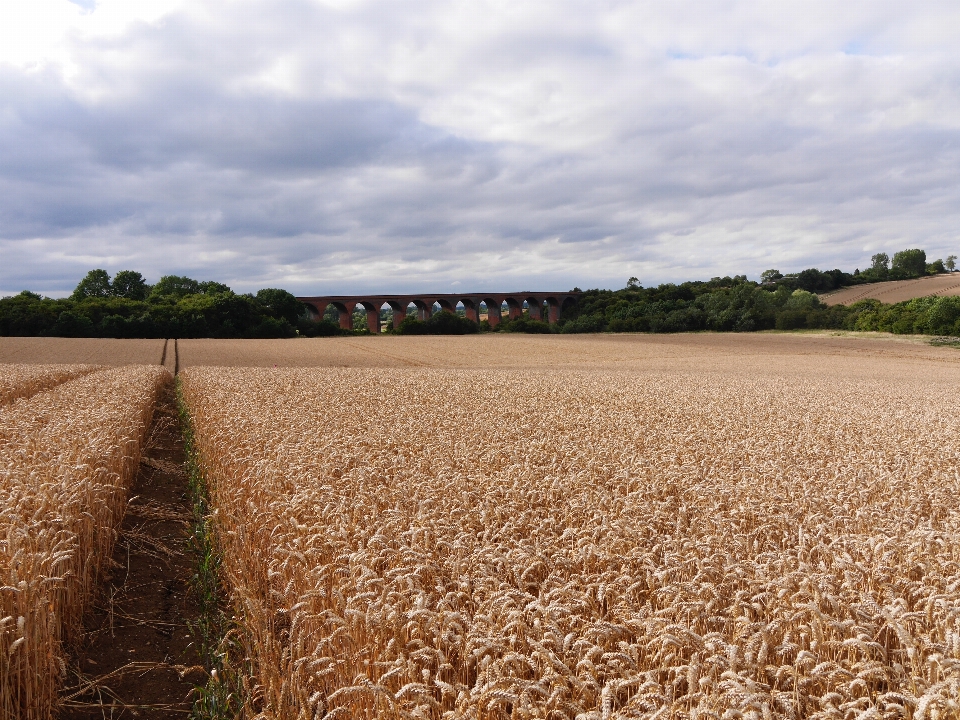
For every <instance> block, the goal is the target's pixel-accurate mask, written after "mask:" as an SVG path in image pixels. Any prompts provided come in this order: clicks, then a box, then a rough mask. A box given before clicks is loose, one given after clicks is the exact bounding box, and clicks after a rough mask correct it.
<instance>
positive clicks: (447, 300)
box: [297, 292, 580, 333]
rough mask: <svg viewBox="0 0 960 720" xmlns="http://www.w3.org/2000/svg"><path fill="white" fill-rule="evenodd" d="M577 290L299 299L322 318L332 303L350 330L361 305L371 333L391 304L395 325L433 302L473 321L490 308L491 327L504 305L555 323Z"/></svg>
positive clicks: (425, 314)
mask: <svg viewBox="0 0 960 720" xmlns="http://www.w3.org/2000/svg"><path fill="white" fill-rule="evenodd" d="M579 296H580V293H577V292H519V293H441V294H432V295H325V296H317V297H300V298H297V300H299V301H300V302H302V303H305V304H306V305H308V306H309V307H311V308H313V310H314V311H315V312H316V313H317V316H318V317H323V314H324V312H326V310H327V308H328V307H330V306H331V305H332V306H333V307H335V308H336V309H337V314H338V315H339V316H340V327H342V328H345V329H347V330H349V329H350V328H351V327H352V323H353V313H354V311H355V310H356V309H357V308H362V309H363V311H364V312H365V313H366V316H367V327H368V328H369V330H370V332H372V333H378V332H380V310H381V309H382V308H383V306H384V305H388V306H389V307H390V309H391V310H393V326H394V327H397V326H398V325H399V324H400V323H401V322H403V319H404V318H406V317H407V311H408V308H409V307H410V306H411V305H413V306H415V307H416V313H417V317H418V318H419V319H420V320H427V319H429V318H430V316H431V315H433V307H434V305H439V306H440V310H441V311H443V312H450V313H453V312H456V311H457V306H458V305H463V309H464V313H465V314H466V316H467V317H468V318H470V319H471V320H473V321H474V322H480V305H481V304H483V305H484V306H485V307H486V308H487V321H488V322H489V323H490V325H491V326H492V327H496V326H497V325H499V324H500V321H501V319H502V314H503V313H502V308H503V306H504V305H506V306H507V314H508V318H509V319H510V320H513V319H514V318H517V317H520V315H521V314H522V313H523V306H524V304H526V306H527V312H528V313H529V314H530V317H531V318H532V319H534V320H546V321H547V322H550V323H555V322H557V321H558V320H559V319H560V314H561V313H562V312H563V311H564V310H566V309H567V308H569V307H570V305H572V304H573V303H575V302H576V300H577V298H578V297H579Z"/></svg>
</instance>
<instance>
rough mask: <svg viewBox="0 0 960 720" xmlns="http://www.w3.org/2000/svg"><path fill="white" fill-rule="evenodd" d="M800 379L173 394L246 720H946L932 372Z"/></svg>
mask: <svg viewBox="0 0 960 720" xmlns="http://www.w3.org/2000/svg"><path fill="white" fill-rule="evenodd" d="M815 360H816V365H817V369H818V375H814V373H813V372H812V371H811V370H810V368H809V367H808V365H807V364H806V361H805V360H798V359H797V358H792V359H787V358H779V359H776V362H777V363H779V373H778V374H774V373H772V372H768V373H766V374H757V373H754V372H750V371H746V370H744V369H743V368H744V367H746V368H750V367H752V364H751V363H750V362H746V363H745V364H744V363H742V364H741V370H740V371H738V370H737V369H735V368H733V367H731V366H727V367H726V370H724V371H723V372H720V371H714V372H711V373H706V374H704V373H677V372H673V373H669V372H650V373H642V372H636V371H616V372H614V371H608V370H600V371H591V372H585V371H574V370H564V369H558V368H553V369H550V370H544V371H535V370H526V371H522V372H516V371H483V372H477V371H462V370H448V371H439V370H423V369H421V370H414V371H401V370H393V371H391V372H390V373H389V374H387V373H382V372H377V371H373V370H362V369H357V370H339V371H336V370H309V371H307V370H282V369H278V370H273V369H271V370H249V369H248V370H237V369H214V368H191V369H188V370H187V371H186V372H185V373H183V374H182V376H181V377H182V378H183V382H184V393H185V399H186V400H187V402H188V404H189V406H190V408H191V412H192V415H193V421H194V425H195V430H196V441H197V445H198V448H199V450H200V453H201V456H202V460H203V466H204V471H205V473H206V474H207V477H208V481H209V482H210V483H211V485H212V491H213V504H214V507H215V512H216V515H215V521H216V525H217V529H218V533H219V537H220V541H221V543H222V546H223V547H222V549H223V551H224V558H225V568H226V572H227V575H228V579H229V581H230V583H231V585H232V587H233V590H234V593H235V602H236V605H237V608H238V614H239V616H240V617H241V619H242V621H243V624H244V625H245V627H246V629H247V632H248V638H247V642H248V646H249V650H248V652H249V654H250V656H251V657H252V658H253V660H254V661H255V664H256V666H257V667H258V675H257V678H256V683H257V684H256V685H255V686H254V687H253V688H252V692H251V697H250V702H249V705H250V707H249V708H248V709H249V713H250V715H253V714H255V713H257V712H261V713H262V714H261V715H258V717H263V718H324V717H325V718H374V717H384V718H454V717H464V718H477V719H478V720H486V719H493V718H552V719H559V718H570V719H571V720H573V719H574V718H581V720H607V719H608V718H627V717H635V718H668V717H673V718H695V717H696V718H738V717H746V718H764V719H766V718H838V719H840V718H844V719H846V718H851V719H852V718H897V717H905V718H914V719H920V718H937V717H939V718H956V717H958V716H960V705H958V704H957V698H958V697H960V509H958V505H957V498H958V496H960V472H958V467H960V450H958V447H960V444H958V440H960V401H958V400H957V399H956V396H955V394H950V393H948V392H947V388H951V387H955V386H956V381H957V372H956V365H953V364H949V365H948V364H946V363H940V364H937V363H929V364H927V365H924V366H922V367H920V366H917V367H912V368H911V369H910V379H907V380H904V379H903V376H904V373H905V369H904V365H903V364H901V363H899V362H896V361H894V362H890V361H887V365H886V376H883V372H881V370H880V369H879V365H878V367H877V368H876V372H875V373H874V377H873V378H867V379H864V378H857V377H855V376H854V373H853V372H852V369H851V367H850V366H849V363H848V361H847V360H845V359H839V360H838V359H828V358H824V357H819V358H816V359H815ZM615 361H616V358H611V362H615ZM770 362H771V359H770V358H767V363H768V364H769V363H770ZM810 362H811V363H812V362H814V360H811V361H810ZM870 362H874V360H871V359H870V358H866V357H864V358H861V363H862V364H864V363H865V364H867V365H869V363H870ZM876 362H877V363H879V362H880V361H879V360H877V361H876ZM792 363H796V364H797V365H799V366H800V367H801V371H800V372H797V373H793V372H792V367H793V365H792ZM532 365H534V363H532V362H531V363H530V366H532ZM881 376H883V377H881ZM878 378H880V379H878Z"/></svg>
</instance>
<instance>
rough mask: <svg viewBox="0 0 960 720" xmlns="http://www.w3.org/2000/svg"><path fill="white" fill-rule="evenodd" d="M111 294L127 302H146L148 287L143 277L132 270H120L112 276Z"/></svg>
mask: <svg viewBox="0 0 960 720" xmlns="http://www.w3.org/2000/svg"><path fill="white" fill-rule="evenodd" d="M110 289H111V294H113V295H115V296H116V297H122V298H127V299H128V300H146V299H147V293H149V291H150V286H149V285H147V283H146V281H145V280H144V279H143V275H141V274H140V273H138V272H135V271H133V270H121V271H120V272H118V273H117V274H116V275H114V276H113V285H112V286H111V288H110Z"/></svg>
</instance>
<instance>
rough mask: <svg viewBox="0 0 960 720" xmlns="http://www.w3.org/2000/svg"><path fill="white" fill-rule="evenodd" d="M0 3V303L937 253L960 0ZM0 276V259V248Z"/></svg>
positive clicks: (844, 261) (957, 209)
mask: <svg viewBox="0 0 960 720" xmlns="http://www.w3.org/2000/svg"><path fill="white" fill-rule="evenodd" d="M81 5H84V7H78V6H77V5H76V4H71V3H70V2H67V1H66V0H59V1H56V2H55V1H54V0H37V2H36V3H31V4H26V3H16V4H13V3H10V4H9V5H8V6H0V7H4V9H2V10H0V20H2V22H0V253H2V255H3V258H4V262H3V263H2V267H0V292H10V291H15V290H18V289H20V288H21V287H30V288H32V289H36V290H40V291H44V292H51V293H54V292H64V291H67V290H69V289H70V288H71V287H72V285H73V284H75V282H76V279H78V278H79V277H80V276H81V275H82V274H83V273H84V272H85V271H86V270H87V269H89V268H90V267H92V266H94V265H99V266H103V267H107V268H108V269H110V270H118V269H123V268H134V269H139V270H141V271H143V272H145V273H146V274H147V275H148V276H150V277H151V278H152V279H156V278H157V277H158V276H159V275H160V274H163V273H177V274H183V273H187V274H194V275H196V276H198V277H203V278H217V279H221V280H224V281H227V282H229V283H231V284H232V285H233V286H234V287H236V288H237V289H242V290H248V289H256V288H257V287H260V286H263V285H267V284H269V285H274V286H276V285H281V286H287V287H289V288H290V289H292V290H296V291H304V292H306V291H312V292H327V291H330V292H333V291H337V292H349V291H352V290H357V291H361V290H363V291H365V290H375V289H384V290H390V289H393V290H415V289H417V288H424V287H426V288H433V289H437V288H441V287H449V286H450V285H451V283H454V282H460V283H461V286H462V287H464V288H467V289H469V287H472V286H477V285H483V286H484V287H487V286H490V287H498V288H499V287H513V286H515V285H522V286H523V287H529V288H533V287H541V286H546V285H554V284H559V286H560V287H567V286H572V285H574V284H577V285H580V286H581V287H587V286H595V285H605V286H619V285H621V284H623V282H624V281H625V279H626V277H628V276H630V275H636V276H638V277H640V278H641V281H642V282H644V283H646V284H649V283H651V282H658V281H665V280H679V279H687V278H695V277H701V278H703V277H710V276H712V275H718V274H728V273H729V274H734V273H741V272H746V273H748V274H750V275H751V276H754V277H756V276H757V275H758V274H759V272H760V271H761V270H763V269H765V268H767V267H770V266H776V267H778V268H780V269H781V270H783V271H787V270H791V269H793V270H795V269H801V268H802V267H807V266H811V265H816V266H820V267H835V266H840V267H844V268H847V269H852V268H853V267H854V266H857V265H859V266H861V267H862V266H863V265H864V264H866V262H867V261H868V260H867V258H868V257H869V254H870V253H871V252H875V251H877V250H886V251H893V250H897V249H901V248H903V247H914V246H919V247H924V248H926V249H927V250H928V253H930V254H931V255H933V256H939V255H946V254H948V253H950V252H955V251H956V250H957V248H958V246H960V238H958V233H960V231H957V230H956V228H957V227H960V223H958V220H960V217H958V216H960V203H958V200H960V93H958V89H960V50H958V47H960V43H958V42H957V39H958V38H957V34H958V33H957V31H956V28H958V27H960V6H956V4H955V3H953V2H927V3H923V4H922V5H921V6H919V7H913V6H909V5H907V4H904V3H899V2H897V3H895V2H892V1H888V0H880V1H876V0H875V1H872V2H867V1H863V2H849V3H844V4H841V5H837V4H836V3H834V2H826V1H825V0H822V1H821V0H808V1H806V2H792V1H791V2H777V3H764V2H729V1H728V0H724V1H722V2H721V1H720V0H717V1H716V2H696V3H694V2H676V3H654V2H617V1H615V0H609V1H607V2H599V3H598V2H596V0H592V1H589V2H588V1H587V0H583V1H577V0H568V1H566V2H557V1H552V2H527V3H515V2H507V1H506V0H504V1H502V2H500V1H496V2H494V1H489V2H479V1H470V2H467V1H465V0H459V1H458V0H454V1H453V2H451V1H449V0H447V1H444V2H440V0H418V1H416V2H403V3H401V2H363V1H355V2H351V1H343V2H324V3H319V2H310V1H309V0H275V1H272V2H265V1H263V2H261V1H259V0H256V1H254V0H223V1H220V2H213V1H211V0H195V1H194V2H190V3H183V2H175V1H173V0H170V1H161V0H154V1H152V2H131V1H130V0H100V1H99V2H97V3H96V4H95V5H94V4H93V3H89V2H88V3H86V4H84V3H81ZM8 259H9V260H10V261H7V260H8Z"/></svg>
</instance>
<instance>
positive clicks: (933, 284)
mask: <svg viewBox="0 0 960 720" xmlns="http://www.w3.org/2000/svg"><path fill="white" fill-rule="evenodd" d="M927 295H960V273H950V274H947V275H933V276H931V277H925V278H920V279H918V280H894V281H892V282H884V283H871V284H869V285H856V286H854V287H849V288H844V289H843V290H837V291H836V292H832V293H825V294H823V295H821V296H820V299H821V300H822V301H823V302H825V303H826V304H827V305H852V304H853V303H855V302H857V301H858V300H867V299H874V300H880V301H881V302H885V303H898V302H903V301H904V300H912V299H913V298H918V297H926V296H927Z"/></svg>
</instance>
